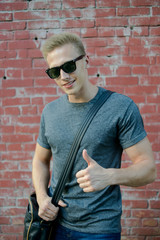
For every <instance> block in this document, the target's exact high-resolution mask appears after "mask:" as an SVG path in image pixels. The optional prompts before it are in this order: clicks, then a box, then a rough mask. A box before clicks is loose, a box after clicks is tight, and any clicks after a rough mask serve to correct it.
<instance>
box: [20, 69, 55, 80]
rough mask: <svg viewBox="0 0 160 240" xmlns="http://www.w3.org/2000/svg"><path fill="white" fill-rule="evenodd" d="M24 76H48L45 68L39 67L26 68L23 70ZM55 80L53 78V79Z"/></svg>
mask: <svg viewBox="0 0 160 240" xmlns="http://www.w3.org/2000/svg"><path fill="white" fill-rule="evenodd" d="M23 76H24V77H25V78H29V77H46V76H47V75H46V73H45V69H44V68H42V69H41V68H39V69H35V68H34V69H30V70H29V69H24V70H23ZM52 82H53V80H52Z"/></svg>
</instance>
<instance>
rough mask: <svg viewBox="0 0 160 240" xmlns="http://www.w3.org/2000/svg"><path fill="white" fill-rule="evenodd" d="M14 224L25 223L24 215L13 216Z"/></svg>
mask: <svg viewBox="0 0 160 240" xmlns="http://www.w3.org/2000/svg"><path fill="white" fill-rule="evenodd" d="M12 224H13V225H23V224H24V217H19V216H18V217H13V218H12Z"/></svg>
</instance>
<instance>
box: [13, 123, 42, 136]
mask: <svg viewBox="0 0 160 240" xmlns="http://www.w3.org/2000/svg"><path fill="white" fill-rule="evenodd" d="M15 132H16V133H31V134H34V133H38V132H39V124H38V125H37V126H16V127H15Z"/></svg>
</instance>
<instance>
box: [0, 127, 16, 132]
mask: <svg viewBox="0 0 160 240" xmlns="http://www.w3.org/2000/svg"><path fill="white" fill-rule="evenodd" d="M1 132H2V133H13V132H14V127H13V126H8V125H7V126H1Z"/></svg>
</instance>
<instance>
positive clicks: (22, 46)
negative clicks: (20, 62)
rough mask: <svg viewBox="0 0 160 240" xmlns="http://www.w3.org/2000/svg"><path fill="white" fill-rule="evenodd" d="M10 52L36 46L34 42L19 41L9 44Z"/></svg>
mask: <svg viewBox="0 0 160 240" xmlns="http://www.w3.org/2000/svg"><path fill="white" fill-rule="evenodd" d="M8 48H9V50H13V49H15V48H16V49H25V48H36V44H35V43H34V41H32V40H24V39H23V40H22V41H21V40H19V41H14V42H9V43H8Z"/></svg>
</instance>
